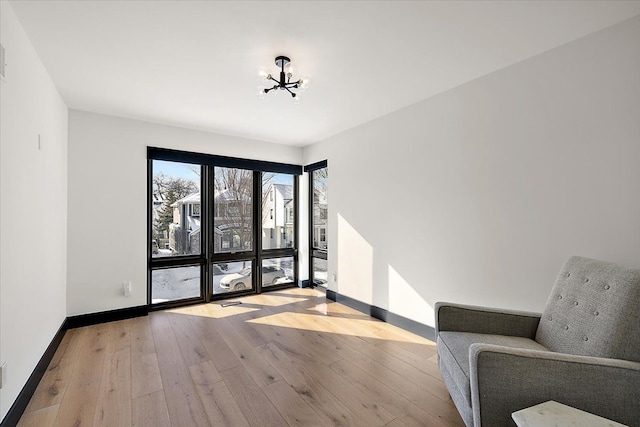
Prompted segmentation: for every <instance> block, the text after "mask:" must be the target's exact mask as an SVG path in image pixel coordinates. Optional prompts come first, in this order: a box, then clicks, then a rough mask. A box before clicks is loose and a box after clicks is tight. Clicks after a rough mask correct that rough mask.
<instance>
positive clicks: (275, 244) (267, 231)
mask: <svg viewBox="0 0 640 427" xmlns="http://www.w3.org/2000/svg"><path fill="white" fill-rule="evenodd" d="M294 215H295V212H294V209H293V175H288V174H282V173H263V174H262V249H281V248H292V247H293V223H294V221H293V220H294Z"/></svg>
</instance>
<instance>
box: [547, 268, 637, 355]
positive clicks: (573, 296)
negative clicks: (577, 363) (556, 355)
mask: <svg viewBox="0 0 640 427" xmlns="http://www.w3.org/2000/svg"><path fill="white" fill-rule="evenodd" d="M638 325H640V270H638V269H632V268H626V267H622V266H620V265H616V264H612V263H609V262H604V261H597V260H593V259H588V258H582V257H576V256H574V257H571V258H570V259H569V260H568V261H567V262H566V263H565V265H564V266H563V267H562V269H561V270H560V273H559V274H558V278H557V279H556V283H555V285H554V287H553V289H552V290H551V295H550V296H549V300H548V302H547V306H546V309H545V311H544V313H543V315H542V319H541V321H540V325H539V326H538V330H537V332H536V341H538V342H539V343H540V344H542V345H544V346H545V347H547V348H548V349H549V350H552V351H556V352H560V353H569V354H576V355H582V356H593V357H607V358H613V359H624V360H632V361H634V362H640V333H639V332H638Z"/></svg>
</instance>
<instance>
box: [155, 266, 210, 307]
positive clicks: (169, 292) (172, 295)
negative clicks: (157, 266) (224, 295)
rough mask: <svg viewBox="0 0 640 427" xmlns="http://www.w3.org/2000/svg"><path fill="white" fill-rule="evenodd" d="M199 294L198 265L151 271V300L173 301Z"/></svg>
mask: <svg viewBox="0 0 640 427" xmlns="http://www.w3.org/2000/svg"><path fill="white" fill-rule="evenodd" d="M199 296H201V293H200V266H199V265H198V266H189V267H176V268H163V269H161V270H153V271H151V298H152V299H151V302H152V303H153V304H157V303H159V302H166V301H174V300H179V299H184V298H194V297H199Z"/></svg>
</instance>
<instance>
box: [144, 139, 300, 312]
mask: <svg viewBox="0 0 640 427" xmlns="http://www.w3.org/2000/svg"><path fill="white" fill-rule="evenodd" d="M154 160H164V161H169V162H179V163H189V164H193V165H200V166H201V171H202V172H201V177H200V179H201V181H200V195H201V197H200V218H201V236H200V239H201V240H200V254H199V255H195V254H194V255H179V256H172V257H161V258H154V257H153V254H152V251H153V249H152V240H153V161H154ZM215 167H227V168H237V169H245V170H250V171H252V173H253V197H252V203H251V206H250V209H251V212H252V215H253V224H252V225H253V231H252V233H253V237H254V241H253V242H252V243H253V244H252V250H250V251H236V252H229V253H215V252H214V241H213V239H214V236H213V234H214V233H213V230H214V228H213V224H214V217H215V212H213V209H215V207H214V200H213V197H212V195H213V188H214V170H215V169H214V168H215ZM263 173H281V174H289V175H293V189H292V191H293V209H294V224H293V227H294V237H293V240H294V245H293V247H292V248H278V249H262V174H263ZM300 175H302V166H300V165H294V164H287V163H277V162H269V161H262V160H252V159H242V158H236V157H228V156H219V155H214V154H203V153H194V152H188V151H180V150H172V149H167V148H158V147H151V146H148V147H147V305H148V307H149V309H150V310H161V309H165V308H171V307H177V306H184V305H188V304H197V303H203V302H210V301H214V300H219V299H226V298H229V297H236V296H240V295H245V294H253V293H262V292H263V289H262V268H261V267H262V260H263V259H269V258H278V257H293V260H294V262H293V270H294V271H293V273H294V280H293V282H290V283H284V284H280V285H272V286H269V287H268V288H267V290H268V291H272V290H278V289H283V288H289V287H292V286H297V283H298V278H299V267H298V264H299V258H298V256H299V254H298V247H299V232H300V231H299V227H298V224H299V221H298V210H299V188H298V187H299V177H300ZM234 261H250V262H251V266H252V271H253V274H252V282H253V283H252V287H251V289H248V290H245V291H234V292H225V293H221V294H217V295H216V294H214V293H213V274H214V272H213V264H214V263H220V262H234ZM193 265H200V266H201V276H200V277H201V279H200V289H201V292H200V293H201V296H200V297H197V298H185V299H178V300H172V301H167V302H162V303H156V304H153V303H152V289H151V287H152V272H153V271H154V270H157V269H163V268H170V267H183V266H193Z"/></svg>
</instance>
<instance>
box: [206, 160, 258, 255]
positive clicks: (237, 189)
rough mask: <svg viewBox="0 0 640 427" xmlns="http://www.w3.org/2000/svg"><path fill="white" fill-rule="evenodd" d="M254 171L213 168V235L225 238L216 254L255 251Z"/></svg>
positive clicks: (216, 245)
mask: <svg viewBox="0 0 640 427" xmlns="http://www.w3.org/2000/svg"><path fill="white" fill-rule="evenodd" d="M251 203H253V172H252V171H250V170H245V169H235V168H225V167H215V168H214V198H213V204H214V210H215V211H216V212H218V216H217V217H215V218H214V220H213V228H214V235H218V236H220V237H221V238H222V240H221V242H220V243H221V244H215V242H214V248H213V250H214V252H216V253H220V252H236V251H251V250H252V249H253V240H254V237H253V216H252V215H251V209H249V208H246V209H245V207H246V206H251Z"/></svg>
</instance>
